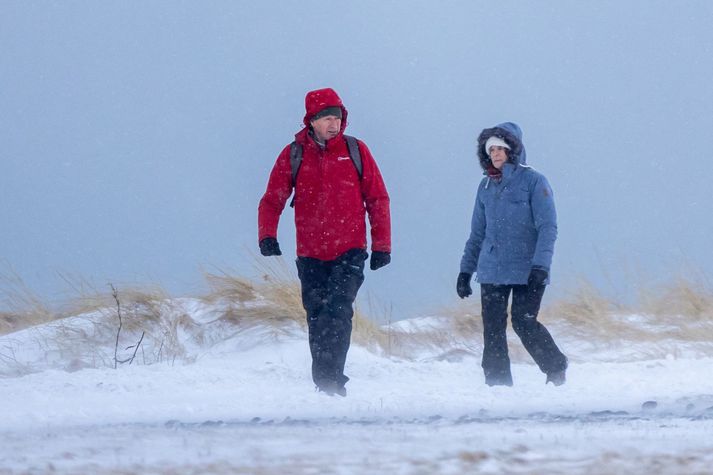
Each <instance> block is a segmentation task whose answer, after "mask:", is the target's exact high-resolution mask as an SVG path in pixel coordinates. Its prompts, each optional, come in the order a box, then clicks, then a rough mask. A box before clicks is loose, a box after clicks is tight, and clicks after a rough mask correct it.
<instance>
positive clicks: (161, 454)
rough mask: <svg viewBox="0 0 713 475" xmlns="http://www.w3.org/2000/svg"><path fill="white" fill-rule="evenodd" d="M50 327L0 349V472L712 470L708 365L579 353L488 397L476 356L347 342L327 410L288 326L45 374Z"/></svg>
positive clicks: (0, 341) (50, 361)
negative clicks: (553, 375)
mask: <svg viewBox="0 0 713 475" xmlns="http://www.w3.org/2000/svg"><path fill="white" fill-rule="evenodd" d="M197 318H198V319H200V317H197ZM74 325H80V322H75V323H74ZM55 330H56V329H52V328H50V327H48V328H44V329H42V330H41V331H40V330H38V329H33V330H26V331H24V332H18V333H15V334H11V335H6V336H4V337H0V350H1V353H2V355H3V359H2V360H0V369H2V370H3V374H4V375H5V376H3V377H1V378H0V394H2V401H3V404H2V406H1V408H0V474H41V473H57V474H70V473H71V474H129V473H147V474H184V473H188V474H211V473H214V474H227V473H239V474H240V473H246V474H247V473H250V474H285V473H289V474H323V473H324V474H330V473H333V474H372V473H373V474H433V473H449V474H459V473H532V474H535V473H548V474H560V473H561V474H577V473H587V474H588V473H621V474H625V473H626V474H630V473H637V474H638V473H641V474H643V473H646V474H651V473H666V474H669V473H681V474H684V473H685V474H693V473H700V474H703V473H713V437H711V435H710V434H713V378H711V375H712V374H713V358H710V357H706V356H699V357H692V356H691V357H688V356H687V357H685V358H682V357H673V356H668V357H666V358H661V359H650V360H635V361H628V360H627V361H617V360H616V355H611V354H610V355H602V354H598V355H597V356H598V357H599V358H598V360H597V362H583V361H587V359H586V358H582V356H583V355H579V357H578V358H575V359H576V360H578V361H579V362H573V363H572V364H571V366H570V370H569V373H568V382H567V384H566V385H565V386H562V387H558V388H555V387H553V386H552V385H548V386H545V384H544V380H545V377H544V375H543V374H541V373H540V372H539V370H538V369H537V367H536V366H534V365H533V364H530V363H519V364H516V365H514V366H513V374H514V378H515V386H514V387H512V388H489V387H487V386H485V385H484V384H483V382H482V375H481V371H480V367H479V360H478V356H479V355H474V356H469V355H468V354H467V353H464V354H463V355H462V357H461V358H456V359H457V361H450V362H449V361H439V359H438V358H434V357H433V354H427V353H426V352H424V354H423V356H422V357H419V358H415V359H413V360H405V359H395V358H389V357H386V356H383V355H377V354H375V353H373V352H370V351H367V350H366V349H365V348H363V347H359V346H353V347H352V350H351V351H350V354H349V361H348V364H347V373H348V375H349V376H350V377H351V378H352V379H351V381H350V382H349V384H348V385H347V388H348V390H349V394H348V397H347V398H340V397H329V396H325V395H323V394H321V393H316V392H314V390H313V386H312V384H311V380H310V377H309V365H310V358H309V351H308V348H307V344H306V336H305V335H304V333H303V331H302V330H301V329H300V328H299V327H297V326H296V325H294V326H293V327H292V328H291V329H289V331H284V332H279V333H274V332H272V331H270V330H266V329H261V328H260V327H257V328H252V329H250V330H247V331H245V332H240V333H238V334H236V335H233V336H232V337H230V338H228V339H226V340H224V341H221V342H219V343H216V342H215V339H210V338H204V339H203V341H204V346H202V347H200V346H195V345H194V346H190V348H188V349H187V351H188V353H189V354H188V355H187V356H189V357H187V358H183V360H180V361H177V360H175V359H174V360H172V361H167V360H166V361H162V362H157V363H155V364H150V365H149V364H141V363H140V362H139V361H140V360H139V359H138V358H137V360H136V362H135V363H134V364H132V365H128V364H124V365H122V366H120V367H119V368H118V369H116V370H115V369H113V367H111V366H110V365H102V364H96V365H95V367H87V365H86V361H84V362H83V363H82V362H79V364H76V362H75V363H72V364H68V365H65V366H64V367H63V368H64V369H58V368H60V367H62V365H61V364H60V363H61V361H62V358H67V356H66V355H64V356H62V355H59V356H58V355H57V354H54V353H52V352H45V353H41V352H40V351H39V350H40V348H42V347H46V345H47V344H48V342H50V341H52V338H50V336H51V335H52V334H54V333H53V332H54V331H55ZM63 330H64V331H65V333H62V335H66V327H65V328H63ZM38 332H39V333H38ZM40 333H42V337H39V336H38V335H39V334H40ZM204 337H205V335H204ZM39 341H42V342H43V343H42V344H38V342H39ZM207 341H212V342H213V343H211V344H210V345H209V344H207V343H205V342H207ZM513 344H516V343H514V342H513ZM655 344H656V342H648V343H642V345H655ZM669 344H670V342H669ZM564 349H565V351H567V348H566V347H565V348H564ZM109 350H110V351H113V345H112V346H111V348H110V349H109ZM681 350H682V351H681V353H680V354H685V355H688V354H689V353H690V352H686V351H685V345H684V344H683V343H681ZM602 351H612V350H602ZM83 354H84V355H85V356H84V357H85V359H86V352H84V353H83ZM184 356H186V355H184ZM584 356H586V355H584ZM603 356H606V358H604V359H608V360H610V361H608V362H602V361H601V359H602V357H603ZM97 360H98V361H102V358H101V357H98V359H97ZM592 361H594V359H593V360H592ZM18 368H24V370H23V371H19V370H18Z"/></svg>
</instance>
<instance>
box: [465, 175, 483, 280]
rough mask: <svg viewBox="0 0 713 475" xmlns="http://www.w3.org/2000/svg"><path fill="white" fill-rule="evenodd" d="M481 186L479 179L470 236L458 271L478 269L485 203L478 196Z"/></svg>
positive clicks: (468, 271) (471, 272) (471, 271)
mask: <svg viewBox="0 0 713 475" xmlns="http://www.w3.org/2000/svg"><path fill="white" fill-rule="evenodd" d="M482 188H483V182H482V181H481V183H480V186H478V193H477V194H476V196H475V205H474V206H473V216H472V217H471V219H470V236H469V237H468V240H467V241H466V242H465V249H464V250H463V257H462V258H461V260H460V271H461V272H465V273H467V274H473V273H475V271H476V270H477V269H478V258H479V257H480V249H481V248H482V246H483V240H484V239H485V205H484V204H483V200H482V199H481V196H480V193H481V189H482Z"/></svg>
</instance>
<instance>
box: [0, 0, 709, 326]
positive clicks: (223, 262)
mask: <svg viewBox="0 0 713 475" xmlns="http://www.w3.org/2000/svg"><path fill="white" fill-rule="evenodd" d="M712 24H713V2H709V1H682V2H669V1H643V0H638V1H626V2H622V1H597V2H572V1H548V2H535V1H532V2H525V1H505V2H480V1H472V0H469V1H444V2H426V1H405V0H404V1H355V2H343V3H334V2H324V1H322V2H317V1H311V0H310V1H303V2H287V1H284V2H280V1H277V2H234V1H211V2H187V1H181V2H174V1H171V2H169V1H152V2H143V1H127V2H90V1H74V2H50V1H43V2H38V1H19V0H5V1H2V2H0V45H1V46H0V223H1V224H0V226H1V227H0V262H3V263H4V264H3V265H6V266H12V267H13V268H14V269H15V270H16V271H17V272H18V273H19V274H20V275H21V276H22V277H23V278H24V279H25V280H26V282H27V283H28V284H29V285H30V286H31V287H33V288H34V289H35V290H36V291H37V292H38V293H40V294H41V295H45V296H47V297H48V298H60V299H61V298H62V296H63V295H65V294H64V293H63V292H65V291H66V290H67V287H66V284H65V283H64V282H63V281H62V279H60V278H58V276H57V273H58V272H61V273H66V274H72V275H79V276H82V277H83V278H86V279H88V280H90V281H91V282H93V283H95V284H96V285H97V286H102V285H104V284H106V282H109V281H112V282H118V283H127V282H133V283H158V284H161V285H163V286H164V287H166V288H167V289H168V290H169V291H171V292H173V293H177V294H182V293H183V294H191V293H195V292H197V291H198V290H199V289H201V288H202V286H203V282H202V278H201V275H200V268H201V266H206V267H210V266H218V267H222V268H229V269H233V270H236V271H238V272H240V273H243V274H245V275H248V276H250V275H252V274H253V272H254V271H253V269H252V268H251V262H252V257H251V255H250V253H249V251H248V250H257V231H256V214H257V211H256V209H257V203H258V200H259V199H260V196H261V195H262V193H263V191H264V187H265V184H266V181H267V176H268V173H269V171H270V169H271V167H272V165H273V163H274V160H275V158H276V156H277V154H278V153H279V151H280V150H281V149H282V147H284V145H285V144H287V143H288V142H290V141H291V139H292V136H293V134H294V133H295V132H297V131H298V130H299V127H300V125H301V120H302V116H303V114H304V94H305V93H306V92H307V91H308V90H311V89H316V88H320V87H333V88H335V89H336V90H337V91H338V92H339V94H340V95H341V96H342V99H343V100H344V102H345V105H346V107H347V109H349V119H350V126H349V128H348V131H349V133H350V134H352V135H355V136H357V137H359V138H361V139H363V140H364V141H365V142H366V143H367V144H368V145H369V147H370V148H371V150H372V152H373V154H374V156H375V158H376V159H377V162H378V163H379V165H380V167H381V170H382V173H383V175H384V177H385V180H386V183H387V186H388V188H389V191H390V194H391V198H392V216H393V263H392V265H390V266H388V267H386V268H384V269H382V270H380V271H378V272H370V271H369V272H368V274H367V280H366V284H365V286H364V288H363V290H362V292H361V297H366V296H367V295H371V296H372V298H374V299H375V300H377V301H379V302H381V303H382V304H383V305H384V306H387V307H388V306H393V312H394V317H395V318H403V317H408V316H412V315H416V314H424V313H427V312H428V311H429V310H433V309H438V308H440V307H443V306H447V305H451V304H453V303H455V301H456V300H457V297H456V295H455V290H454V287H455V278H456V276H457V274H458V264H459V260H460V256H461V253H462V249H463V245H464V243H465V240H466V238H467V235H468V228H469V220H470V213H471V209H472V204H473V200H474V196H475V190H476V188H477V184H478V182H479V180H480V173H481V171H480V169H479V167H478V165H477V161H476V159H475V146H474V144H475V138H476V137H477V135H478V133H479V132H480V130H481V129H483V128H485V127H490V126H492V125H494V124H496V123H499V122H503V121H514V122H517V123H518V124H520V126H521V127H522V129H523V131H524V142H525V145H526V147H527V150H528V161H529V163H530V165H532V166H534V167H535V168H537V169H538V170H540V171H541V172H543V173H544V174H545V175H546V176H547V177H548V179H549V180H550V182H551V184H552V186H553V188H554V191H555V197H556V203H557V208H558V214H559V225H560V226H559V227H560V236H559V240H558V242H557V245H556V250H555V259H554V265H553V269H552V274H553V285H552V286H551V289H550V291H549V292H548V298H553V297H556V296H558V295H563V294H564V293H566V292H567V291H568V290H569V289H572V288H573V287H574V285H575V280H576V278H577V277H586V278H589V279H591V280H592V281H593V282H594V283H595V284H597V285H598V286H600V287H601V288H602V289H603V290H605V291H606V292H610V293H615V294H616V295H617V296H618V297H621V298H630V297H631V296H633V295H634V294H635V293H636V286H637V285H640V284H650V283H653V282H657V281H660V280H661V279H663V280H666V279H668V278H671V277H673V276H675V275H676V274H677V273H678V272H680V271H682V270H684V269H686V268H687V266H693V267H695V268H696V269H697V270H699V271H702V272H704V273H708V274H710V272H711V271H712V270H713V252H711V250H710V247H709V242H710V240H711V237H710V236H711V234H712V231H713V221H712V220H711V218H710V216H711V215H713V205H712V204H711V199H710V196H709V189H710V186H711V183H713V172H712V171H711V167H710V164H709V162H710V151H711V150H712V149H713V134H712V133H711V130H712V129H713V114H712V112H711V111H713V89H712V88H711V86H710V85H709V84H710V81H711V77H713V29H711V28H710V25H712ZM292 219H293V218H292V212H291V210H286V211H285V213H284V214H283V218H282V222H281V225H280V231H279V236H278V238H279V240H280V243H281V245H282V247H283V251H284V254H285V258H286V259H287V260H288V262H289V263H290V265H292V263H291V261H292V259H293V257H294V228H293V225H292Z"/></svg>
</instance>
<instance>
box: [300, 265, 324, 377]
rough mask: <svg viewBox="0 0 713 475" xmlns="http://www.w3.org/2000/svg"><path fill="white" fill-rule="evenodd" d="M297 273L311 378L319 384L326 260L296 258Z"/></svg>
mask: <svg viewBox="0 0 713 475" xmlns="http://www.w3.org/2000/svg"><path fill="white" fill-rule="evenodd" d="M297 274H298V276H299V278H300V283H301V286H302V306H303V307H304V309H305V312H306V313H307V331H308V334H309V350H310V353H311V354H312V380H313V381H314V383H315V384H317V385H318V386H319V381H321V380H322V379H324V377H323V376H322V373H323V370H322V368H321V365H320V362H321V360H322V358H321V353H322V351H321V341H320V338H319V336H320V333H321V330H320V329H321V327H322V326H323V323H322V322H321V321H320V319H321V318H323V315H324V312H323V309H324V306H325V303H326V301H327V279H328V278H329V265H328V263H327V262H324V261H320V260H319V259H313V258H310V257H298V258H297Z"/></svg>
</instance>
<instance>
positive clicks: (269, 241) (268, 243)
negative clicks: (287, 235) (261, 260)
mask: <svg viewBox="0 0 713 475" xmlns="http://www.w3.org/2000/svg"><path fill="white" fill-rule="evenodd" d="M260 254H262V255H263V256H281V255H282V251H281V250H280V244H278V242H277V239H275V238H274V237H267V238H265V239H263V240H262V241H260Z"/></svg>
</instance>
